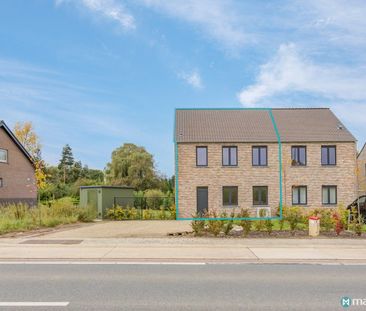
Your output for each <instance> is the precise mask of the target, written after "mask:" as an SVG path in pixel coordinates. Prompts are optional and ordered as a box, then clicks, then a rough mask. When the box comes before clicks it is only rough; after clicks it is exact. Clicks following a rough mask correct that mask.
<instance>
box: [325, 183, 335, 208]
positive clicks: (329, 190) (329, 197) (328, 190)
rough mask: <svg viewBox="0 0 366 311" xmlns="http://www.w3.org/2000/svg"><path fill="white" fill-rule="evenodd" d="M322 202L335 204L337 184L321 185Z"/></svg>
mask: <svg viewBox="0 0 366 311" xmlns="http://www.w3.org/2000/svg"><path fill="white" fill-rule="evenodd" d="M322 203H323V204H324V205H333V204H337V186H323V187H322Z"/></svg>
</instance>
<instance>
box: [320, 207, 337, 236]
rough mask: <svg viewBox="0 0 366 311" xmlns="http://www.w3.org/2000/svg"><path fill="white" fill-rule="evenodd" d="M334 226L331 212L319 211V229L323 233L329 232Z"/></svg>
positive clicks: (327, 210)
mask: <svg viewBox="0 0 366 311" xmlns="http://www.w3.org/2000/svg"><path fill="white" fill-rule="evenodd" d="M333 226H334V221H333V218H332V211H331V210H330V209H321V210H320V229H321V230H323V231H325V232H330V231H331V230H332V228H333Z"/></svg>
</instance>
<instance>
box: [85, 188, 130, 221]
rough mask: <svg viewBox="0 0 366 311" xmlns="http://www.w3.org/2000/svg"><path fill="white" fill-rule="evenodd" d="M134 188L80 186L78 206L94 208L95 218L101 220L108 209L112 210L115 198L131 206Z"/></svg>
mask: <svg viewBox="0 0 366 311" xmlns="http://www.w3.org/2000/svg"><path fill="white" fill-rule="evenodd" d="M133 192H134V188H132V187H127V186H81V187H80V206H81V207H88V206H90V207H94V208H95V209H96V211H97V218H99V219H103V217H105V215H106V212H107V210H108V209H109V208H112V207H113V205H114V202H115V198H119V199H120V198H123V200H124V201H126V202H127V201H128V203H130V204H131V205H133Z"/></svg>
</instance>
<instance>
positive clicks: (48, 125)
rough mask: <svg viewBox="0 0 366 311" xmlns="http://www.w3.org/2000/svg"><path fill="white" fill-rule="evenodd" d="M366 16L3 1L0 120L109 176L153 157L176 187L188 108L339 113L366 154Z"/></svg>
mask: <svg viewBox="0 0 366 311" xmlns="http://www.w3.org/2000/svg"><path fill="white" fill-rule="evenodd" d="M365 15H366V2H365V1H362V0H361V1H352V0H351V1H339V0H307V1H296V0H292V1H254V0H253V1H230V0H227V1H226V0H196V1H194V0H185V1H180V0H165V1H163V0H130V1H129V0H56V1H51V0H50V1H43V0H29V1H20V0H7V1H0V119H4V120H5V122H6V123H7V124H8V125H9V126H10V127H13V126H14V124H15V122H17V121H32V122H33V124H34V126H35V128H36V131H37V133H38V134H39V136H40V137H41V142H42V145H43V157H44V159H45V160H46V161H47V162H48V163H50V164H56V163H57V162H58V159H59V157H60V152H61V149H62V146H63V145H65V144H66V143H68V144H70V145H71V147H72V148H73V150H74V155H75V157H76V158H77V159H80V160H81V161H82V162H83V163H84V164H88V165H89V167H94V168H100V169H103V168H104V167H105V164H106V163H107V162H108V161H109V160H110V155H111V152H112V150H113V149H115V148H116V147H118V146H120V145H122V144H123V143H126V142H132V143H136V144H138V145H142V146H145V147H146V148H147V150H148V151H149V152H151V153H152V154H153V155H154V157H155V160H156V165H157V168H158V170H159V171H161V172H162V173H164V174H166V175H171V174H173V171H174V156H173V151H174V149H173V143H172V136H173V122H174V120H173V117H174V109H175V108H176V107H213V108H214V107H231V108H233V107H234V108H235V107H238V108H239V107H318V106H321V107H331V108H332V109H333V111H334V112H335V113H336V114H337V115H338V117H340V118H341V120H342V121H343V122H344V123H345V125H346V126H347V127H348V128H349V129H350V130H351V131H352V132H353V133H354V135H355V136H356V137H357V139H358V140H359V145H360V146H361V144H363V142H364V141H365V140H366V122H365V115H366V52H365V51H366V19H365V18H364V16H365Z"/></svg>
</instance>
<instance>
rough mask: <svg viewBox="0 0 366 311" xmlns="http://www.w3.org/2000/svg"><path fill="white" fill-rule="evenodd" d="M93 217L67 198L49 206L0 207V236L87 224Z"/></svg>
mask: <svg viewBox="0 0 366 311" xmlns="http://www.w3.org/2000/svg"><path fill="white" fill-rule="evenodd" d="M95 216H96V214H95V212H94V211H93V210H92V209H90V208H81V207H78V206H75V205H74V204H73V201H72V199H71V198H68V197H66V198H62V199H59V200H56V201H54V202H53V203H52V204H51V205H50V206H46V205H40V206H38V207H29V206H28V205H25V204H13V205H8V206H4V207H0V234H4V233H9V232H16V231H26V230H32V229H38V228H45V227H55V226H58V225H61V224H71V223H75V222H78V221H81V222H88V221H92V220H93V219H94V218H95Z"/></svg>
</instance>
